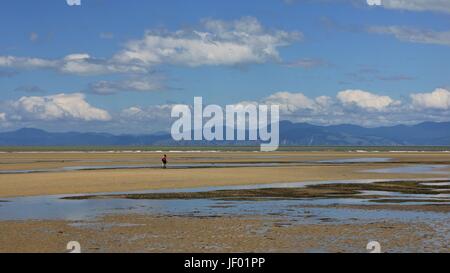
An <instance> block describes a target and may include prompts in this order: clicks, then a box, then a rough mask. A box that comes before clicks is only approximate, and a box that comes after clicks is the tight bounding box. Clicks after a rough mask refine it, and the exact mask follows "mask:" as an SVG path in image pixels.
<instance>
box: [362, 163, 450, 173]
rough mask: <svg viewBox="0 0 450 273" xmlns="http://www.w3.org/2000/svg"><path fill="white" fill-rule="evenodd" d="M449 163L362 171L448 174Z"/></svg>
mask: <svg viewBox="0 0 450 273" xmlns="http://www.w3.org/2000/svg"><path fill="white" fill-rule="evenodd" d="M448 168H450V165H426V164H420V165H415V166H404V167H395V168H385V169H377V170H366V171H363V172H367V173H391V174H396V173H409V174H450V171H448V170H442V169H448Z"/></svg>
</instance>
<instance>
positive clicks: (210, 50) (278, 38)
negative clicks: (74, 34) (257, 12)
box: [113, 17, 301, 67]
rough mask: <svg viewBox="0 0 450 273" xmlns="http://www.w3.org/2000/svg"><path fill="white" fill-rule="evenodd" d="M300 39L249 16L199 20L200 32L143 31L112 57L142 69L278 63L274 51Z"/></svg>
mask: <svg viewBox="0 0 450 273" xmlns="http://www.w3.org/2000/svg"><path fill="white" fill-rule="evenodd" d="M300 38H301V34H300V33H298V32H285V31H280V30H275V31H269V30H266V29H265V28H264V27H263V26H262V25H261V24H260V22H259V21H258V20H257V19H255V18H253V17H245V18H242V19H239V20H236V21H232V22H225V21H220V20H211V19H209V20H205V21H203V29H201V30H193V31H191V30H179V31H176V32H172V33H155V32H147V33H146V34H145V35H144V38H143V39H141V40H135V41H131V42H129V43H128V44H127V45H126V47H125V49H124V50H123V51H121V52H119V53H118V54H116V55H115V56H114V58H113V59H114V60H115V61H116V62H118V63H135V62H137V63H140V64H143V65H146V66H152V65H157V64H161V63H169V64H176V65H185V66H193V67H195V66H201V65H239V64H247V63H263V62H266V61H268V60H279V53H278V48H279V47H283V46H287V45H289V44H291V43H292V42H293V41H295V40H298V39H300Z"/></svg>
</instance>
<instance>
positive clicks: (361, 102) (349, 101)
mask: <svg viewBox="0 0 450 273" xmlns="http://www.w3.org/2000/svg"><path fill="white" fill-rule="evenodd" d="M337 98H338V100H339V101H340V102H341V103H342V104H343V105H344V106H352V105H356V106H358V107H360V108H363V109H369V110H377V111H382V110H385V109H386V108H387V107H389V106H391V105H396V104H399V102H398V101H394V100H393V99H391V98H390V97H388V96H380V95H376V94H373V93H370V92H366V91H362V90H345V91H341V92H339V93H338V95H337Z"/></svg>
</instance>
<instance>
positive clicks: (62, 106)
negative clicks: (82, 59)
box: [11, 93, 111, 121]
mask: <svg viewBox="0 0 450 273" xmlns="http://www.w3.org/2000/svg"><path fill="white" fill-rule="evenodd" d="M11 107H12V109H13V111H14V112H15V118H16V119H19V120H45V121H53V120H80V121H107V120H110V119H111V116H110V115H109V113H108V112H107V111H105V110H102V109H99V108H95V107H93V106H91V105H90V104H89V103H88V102H87V101H86V100H85V96H84V95H83V94H80V93H74V94H58V95H53V96H45V97H37V96H36V97H22V98H20V99H19V100H17V101H14V102H12V103H11Z"/></svg>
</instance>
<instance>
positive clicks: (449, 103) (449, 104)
mask: <svg viewBox="0 0 450 273" xmlns="http://www.w3.org/2000/svg"><path fill="white" fill-rule="evenodd" d="M411 99H412V103H413V105H414V106H415V107H419V108H429V109H444V110H448V109H450V91H448V90H446V89H443V88H438V89H436V90H434V91H433V92H431V93H419V94H412V95H411Z"/></svg>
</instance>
